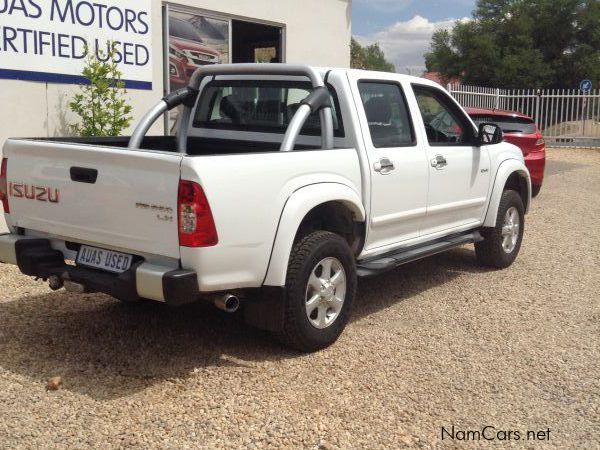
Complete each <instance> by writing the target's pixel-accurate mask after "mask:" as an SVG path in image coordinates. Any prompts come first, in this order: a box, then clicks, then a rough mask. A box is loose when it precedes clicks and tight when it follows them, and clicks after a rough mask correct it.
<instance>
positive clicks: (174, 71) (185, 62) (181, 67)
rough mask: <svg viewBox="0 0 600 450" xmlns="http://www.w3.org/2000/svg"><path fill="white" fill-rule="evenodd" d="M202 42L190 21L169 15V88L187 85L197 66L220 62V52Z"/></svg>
mask: <svg viewBox="0 0 600 450" xmlns="http://www.w3.org/2000/svg"><path fill="white" fill-rule="evenodd" d="M203 42H204V41H203V39H202V36H200V33H198V31H197V30H196V28H195V27H194V26H193V25H192V24H191V23H190V22H187V21H185V20H181V19H176V18H174V17H169V79H170V82H171V88H173V89H177V88H179V87H184V86H187V85H188V83H189V81H190V78H191V77H192V74H193V73H194V72H195V71H196V69H197V68H198V67H199V66H205V65H208V64H219V63H220V62H221V54H220V53H219V52H217V51H216V50H214V49H212V48H210V47H208V46H207V45H205V44H204V43H203Z"/></svg>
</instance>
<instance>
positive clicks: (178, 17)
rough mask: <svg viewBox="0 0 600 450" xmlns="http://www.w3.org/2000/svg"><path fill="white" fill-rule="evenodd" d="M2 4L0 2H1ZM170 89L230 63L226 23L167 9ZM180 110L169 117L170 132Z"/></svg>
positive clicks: (184, 84)
mask: <svg viewBox="0 0 600 450" xmlns="http://www.w3.org/2000/svg"><path fill="white" fill-rule="evenodd" d="M0 1H1V0H0ZM168 20H169V64H168V70H169V72H168V74H169V89H170V91H175V90H177V89H180V88H182V87H185V86H187V85H188V83H189V81H190V79H191V77H192V75H193V73H194V72H195V71H196V69H197V68H198V67H201V66H206V65H212V64H227V63H229V21H228V20H221V19H213V18H211V17H205V16H202V15H198V14H188V13H183V12H178V11H173V10H169V17H168ZM178 113H179V111H171V113H170V114H169V129H171V130H172V129H173V128H174V127H175V126H176V122H177V117H178V115H179V114H178Z"/></svg>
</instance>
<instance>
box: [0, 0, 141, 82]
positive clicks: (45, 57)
mask: <svg viewBox="0 0 600 450" xmlns="http://www.w3.org/2000/svg"><path fill="white" fill-rule="evenodd" d="M151 5H152V0H136V1H135V2H132V1H129V0H95V1H94V2H91V1H86V0H27V1H23V0H0V78H5V79H17V80H29V81H42V82H51V83H73V84H79V83H81V82H83V81H85V79H84V78H83V77H82V76H81V73H82V70H83V67H84V65H85V59H86V51H87V52H94V54H95V55H96V57H98V58H99V59H103V57H104V58H105V56H103V55H106V50H107V48H108V46H109V45H110V44H109V42H110V43H114V44H115V48H116V56H115V58H116V61H117V63H118V65H119V69H120V70H121V72H122V74H123V75H122V77H123V80H125V82H126V86H127V87H129V88H131V89H152V51H151V49H152V11H151Z"/></svg>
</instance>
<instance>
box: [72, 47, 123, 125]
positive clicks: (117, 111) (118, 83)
mask: <svg viewBox="0 0 600 450" xmlns="http://www.w3.org/2000/svg"><path fill="white" fill-rule="evenodd" d="M86 53H87V57H86V64H85V67H84V69H83V72H82V74H83V76H84V77H85V78H86V79H87V80H88V83H87V84H84V85H81V87H80V89H79V92H78V93H77V94H76V95H75V96H74V97H73V100H72V101H71V102H70V103H69V107H70V108H71V111H73V112H74V113H75V114H77V115H78V116H79V123H76V124H72V125H71V126H70V128H71V131H72V132H73V133H74V134H76V135H80V136H119V135H120V134H121V132H122V131H123V130H124V129H125V128H127V127H128V126H129V124H130V123H131V120H132V117H131V115H130V113H131V109H132V107H131V105H129V104H128V102H127V99H126V94H127V90H126V89H125V83H124V82H123V80H122V79H121V75H122V74H121V71H120V70H119V68H118V65H117V63H116V62H115V55H116V49H115V43H109V45H108V49H107V51H106V52H102V51H99V55H98V56H99V58H97V57H96V55H95V54H94V52H93V51H91V52H90V51H89V49H86Z"/></svg>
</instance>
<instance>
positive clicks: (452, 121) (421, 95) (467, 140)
mask: <svg viewBox="0 0 600 450" xmlns="http://www.w3.org/2000/svg"><path fill="white" fill-rule="evenodd" d="M413 90H414V93H415V97H416V98H417V103H418V105H419V110H420V112H421V117H422V118H423V123H424V124H425V131H426V132H427V140H428V141H429V145H432V146H435V145H471V144H472V143H473V142H474V130H473V126H472V125H471V123H470V122H469V120H468V119H467V118H466V117H464V114H462V112H461V111H460V109H459V108H457V107H456V104H454V102H452V100H451V99H450V98H449V97H448V96H447V95H446V94H444V93H443V92H442V91H440V90H439V89H436V88H432V87H428V86H418V85H413Z"/></svg>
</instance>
